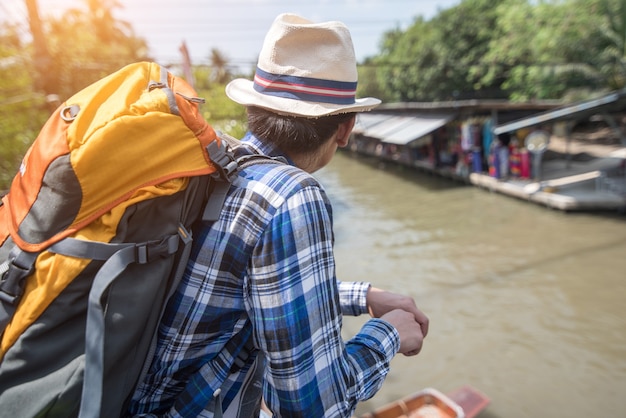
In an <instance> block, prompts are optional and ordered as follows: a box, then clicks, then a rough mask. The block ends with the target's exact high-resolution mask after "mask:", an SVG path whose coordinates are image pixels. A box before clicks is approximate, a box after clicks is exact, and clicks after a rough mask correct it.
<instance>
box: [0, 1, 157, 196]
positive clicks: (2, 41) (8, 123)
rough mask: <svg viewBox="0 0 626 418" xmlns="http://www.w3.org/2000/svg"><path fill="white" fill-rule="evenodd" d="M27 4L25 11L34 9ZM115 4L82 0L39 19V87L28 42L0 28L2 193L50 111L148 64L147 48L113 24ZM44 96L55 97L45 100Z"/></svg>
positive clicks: (14, 28) (124, 26)
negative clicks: (81, 5) (44, 77)
mask: <svg viewBox="0 0 626 418" xmlns="http://www.w3.org/2000/svg"><path fill="white" fill-rule="evenodd" d="M32 4H36V3H34V2H33V3H31V4H29V6H32ZM117 7H119V4H118V3H117V2H116V1H115V0H104V1H96V0H86V1H85V9H83V10H81V9H70V10H67V11H66V12H65V13H63V15H62V16H61V17H60V18H46V17H45V16H42V18H41V24H42V27H41V28H39V29H41V31H42V32H43V34H44V37H45V41H46V42H47V44H46V48H45V49H46V51H47V52H48V53H49V54H50V57H51V60H50V61H49V67H46V68H44V69H43V71H46V72H47V74H49V75H50V76H51V77H50V79H51V82H50V83H46V88H45V89H44V88H43V85H42V83H40V82H39V81H38V78H37V74H41V69H39V68H36V65H37V64H39V62H40V61H35V60H34V55H35V53H34V50H35V48H34V47H33V45H32V43H31V41H30V40H29V39H25V38H24V37H22V36H20V33H21V32H22V31H23V28H22V27H20V26H19V25H17V24H11V23H6V22H3V23H1V24H0V76H1V80H0V191H2V190H6V189H8V187H9V183H10V180H11V179H12V178H13V176H14V173H15V172H16V171H17V169H18V168H19V164H20V160H21V158H22V156H23V155H24V153H25V151H26V149H27V148H28V146H30V144H31V143H32V141H33V140H34V139H35V138H36V136H37V134H38V132H39V130H40V129H41V127H42V126H43V123H44V122H45V121H46V119H47V118H48V117H49V115H50V112H51V110H52V108H53V107H56V106H58V104H59V101H64V100H65V99H67V98H69V96H71V95H72V94H74V93H75V92H77V91H78V90H80V89H81V88H83V87H85V86H87V85H88V84H91V83H92V82H94V81H96V80H98V79H99V78H102V77H103V76H104V75H106V74H109V73H111V72H113V71H115V70H117V69H119V68H120V67H122V66H123V65H126V64H129V63H131V62H135V61H139V60H143V59H147V58H148V57H147V48H146V43H145V41H144V40H143V39H141V38H138V37H136V36H135V35H134V33H133V31H132V28H131V26H130V25H129V24H128V23H126V22H122V21H120V20H117V19H115V17H114V13H113V12H114V10H115V9H116V8H117ZM44 93H56V94H57V96H58V99H57V100H56V101H53V99H54V96H52V95H50V96H46V94H44Z"/></svg>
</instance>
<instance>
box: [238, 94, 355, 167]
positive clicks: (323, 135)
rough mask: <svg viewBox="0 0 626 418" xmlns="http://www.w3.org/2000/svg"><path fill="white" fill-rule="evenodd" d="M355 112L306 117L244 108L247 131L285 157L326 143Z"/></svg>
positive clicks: (253, 107) (257, 108)
mask: <svg viewBox="0 0 626 418" xmlns="http://www.w3.org/2000/svg"><path fill="white" fill-rule="evenodd" d="M354 115H355V113H341V114H338V115H331V116H321V117H318V118H306V117H301V116H287V115H279V114H277V113H274V112H271V111H269V110H266V109H263V108H260V107H256V106H250V107H248V130H249V131H250V132H252V133H253V134H254V135H255V136H256V137H258V138H263V139H264V140H267V141H271V142H272V143H273V144H275V145H276V146H277V147H278V148H279V149H280V150H282V151H283V152H284V153H286V154H288V155H292V154H301V153H307V152H311V151H315V150H316V149H318V148H319V147H320V146H322V145H323V144H324V143H326V141H328V140H329V139H330V138H331V137H332V136H333V134H334V133H335V132H336V131H337V128H338V127H339V125H340V124H341V123H343V122H346V121H348V120H350V118H352V117H354Z"/></svg>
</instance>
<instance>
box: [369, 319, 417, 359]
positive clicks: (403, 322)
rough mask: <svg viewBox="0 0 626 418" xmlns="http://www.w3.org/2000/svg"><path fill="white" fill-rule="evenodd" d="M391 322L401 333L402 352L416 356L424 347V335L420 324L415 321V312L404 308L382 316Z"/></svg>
mask: <svg viewBox="0 0 626 418" xmlns="http://www.w3.org/2000/svg"><path fill="white" fill-rule="evenodd" d="M380 319H383V320H385V321H387V322H389V323H390V324H391V325H393V327H394V328H395V329H396V330H397V331H398V334H399V335H400V351H399V352H400V353H402V354H404V355H405V356H414V355H416V354H417V353H419V352H420V350H421V349H422V343H423V342H424V335H423V334H422V328H421V327H420V324H418V323H417V321H415V318H414V317H413V314H411V313H410V312H407V311H405V310H402V309H394V310H393V311H390V312H387V313H386V314H384V315H383V316H381V317H380Z"/></svg>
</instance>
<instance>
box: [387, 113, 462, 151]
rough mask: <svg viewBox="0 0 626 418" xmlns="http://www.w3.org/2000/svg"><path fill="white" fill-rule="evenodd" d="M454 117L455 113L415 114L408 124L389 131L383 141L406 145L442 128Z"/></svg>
mask: <svg viewBox="0 0 626 418" xmlns="http://www.w3.org/2000/svg"><path fill="white" fill-rule="evenodd" d="M453 117H454V115H453V114H447V115H428V116H419V117H417V116H413V117H411V118H409V121H408V123H407V124H404V125H402V126H399V127H398V128H397V129H395V130H393V131H392V132H388V133H387V134H386V135H385V137H384V138H382V141H383V142H386V143H388V144H398V145H406V144H409V143H411V142H413V141H416V140H418V139H420V138H422V137H425V136H426V135H428V134H430V133H431V132H433V131H435V130H437V129H438V128H441V127H442V126H444V125H445V124H446V123H448V122H450V120H451V119H452V118H453Z"/></svg>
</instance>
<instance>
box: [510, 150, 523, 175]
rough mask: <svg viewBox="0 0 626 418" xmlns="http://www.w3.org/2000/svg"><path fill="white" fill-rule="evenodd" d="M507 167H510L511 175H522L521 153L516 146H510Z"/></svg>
mask: <svg viewBox="0 0 626 418" xmlns="http://www.w3.org/2000/svg"><path fill="white" fill-rule="evenodd" d="M509 167H510V169H511V177H515V178H518V177H521V176H522V155H521V153H520V150H519V148H517V147H512V148H511V153H510V156H509Z"/></svg>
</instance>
